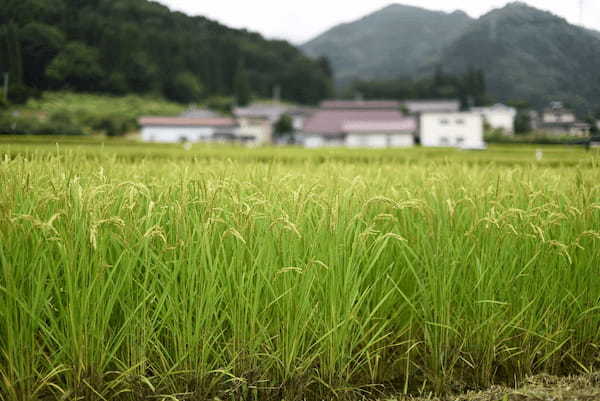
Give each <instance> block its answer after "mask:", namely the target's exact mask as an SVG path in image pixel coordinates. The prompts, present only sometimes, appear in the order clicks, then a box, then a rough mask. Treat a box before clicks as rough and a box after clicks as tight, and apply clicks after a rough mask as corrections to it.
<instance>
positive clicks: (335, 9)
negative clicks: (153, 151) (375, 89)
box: [159, 0, 600, 44]
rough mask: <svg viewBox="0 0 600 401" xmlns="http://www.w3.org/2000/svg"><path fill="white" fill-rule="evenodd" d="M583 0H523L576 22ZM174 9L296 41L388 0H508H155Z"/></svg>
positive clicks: (455, 5) (589, 8) (457, 1)
mask: <svg viewBox="0 0 600 401" xmlns="http://www.w3.org/2000/svg"><path fill="white" fill-rule="evenodd" d="M580 1H582V0H527V1H526V3H528V4H530V5H532V6H534V7H537V8H540V9H544V10H548V11H551V12H553V13H554V14H557V15H560V16H562V17H564V18H566V19H567V20H569V21H570V22H572V23H575V24H579V21H580V13H579V3H580ZM159 2H160V3H163V4H165V5H167V6H168V7H170V8H171V9H173V10H179V11H183V12H185V13H186V14H190V15H203V16H205V17H208V18H211V19H215V20H217V21H219V22H221V23H223V24H225V25H228V26H230V27H234V28H246V29H249V30H252V31H257V32H260V33H262V34H263V35H264V36H266V37H268V38H282V39H287V40H290V41H292V42H293V43H296V44H300V43H303V42H305V41H307V40H309V39H312V38H313V37H315V36H316V35H318V34H320V33H322V32H324V31H325V30H327V29H329V28H331V27H332V26H334V25H337V24H339V23H341V22H349V21H353V20H355V19H357V18H360V17H362V16H364V15H366V14H369V13H371V12H373V11H376V10H379V9H381V8H383V7H385V6H387V5H389V4H392V3H394V2H395V3H401V4H407V5H413V6H418V7H423V8H428V9H430V10H442V11H454V10H457V9H461V10H463V11H465V12H466V13H467V14H469V15H471V16H472V17H479V16H480V15H482V14H485V13H486V12H488V11H490V10H491V9H493V8H498V7H502V6H504V5H505V4H507V3H509V2H511V0H403V1H390V0H301V1H293V2H292V1H289V0H287V1H284V0H159ZM583 3H584V12H583V25H584V26H586V27H587V28H593V29H597V30H600V0H583Z"/></svg>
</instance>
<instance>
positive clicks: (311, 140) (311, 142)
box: [302, 135, 344, 148]
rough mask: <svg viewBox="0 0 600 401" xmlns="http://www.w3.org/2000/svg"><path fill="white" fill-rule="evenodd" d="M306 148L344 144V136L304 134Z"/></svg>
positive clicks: (303, 140)
mask: <svg viewBox="0 0 600 401" xmlns="http://www.w3.org/2000/svg"><path fill="white" fill-rule="evenodd" d="M302 142H303V143H304V147H305V148H323V147H333V146H335V147H340V146H344V140H343V138H338V137H327V136H321V135H304V136H303V138H302Z"/></svg>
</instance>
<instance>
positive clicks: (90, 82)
mask: <svg viewBox="0 0 600 401" xmlns="http://www.w3.org/2000/svg"><path fill="white" fill-rule="evenodd" d="M2 2H3V3H4V4H5V5H4V6H3V7H2V9H3V10H2V13H1V14H0V72H8V73H9V74H10V81H11V90H10V94H11V98H12V100H13V101H19V100H23V98H25V97H26V96H27V95H29V94H31V93H32V92H35V91H43V90H48V89H71V90H76V91H91V92H106V93H113V94H124V93H129V92H134V93H149V92H150V93H160V94H163V95H165V96H166V97H168V98H170V99H172V100H176V101H180V102H191V101H196V100H199V99H201V98H203V97H208V96H216V95H227V96H235V97H237V98H238V101H239V102H240V103H242V104H243V103H246V102H247V101H249V99H250V97H251V96H252V95H254V96H262V97H266V96H270V95H271V93H272V90H273V87H275V86H280V87H281V88H282V97H283V98H284V99H286V100H290V101H296V102H300V103H308V104H310V103H316V102H318V101H319V100H321V99H323V98H325V97H327V96H329V94H330V91H331V87H332V85H331V69H330V67H329V64H328V63H327V61H326V60H312V59H309V58H307V57H305V56H304V55H303V54H302V53H301V52H300V51H299V50H298V49H296V48H295V47H293V46H292V45H290V44H289V43H287V42H285V41H279V40H266V39H264V38H263V37H261V36H260V35H259V34H256V33H251V32H248V31H246V30H235V29H230V28H227V27H225V26H223V25H220V24H219V23H217V22H214V21H211V20H208V19H206V18H203V17H190V16H187V15H184V14H182V13H178V12H171V11H170V10H169V9H167V8H166V7H164V6H162V5H159V4H157V3H154V2H150V1H146V0H2Z"/></svg>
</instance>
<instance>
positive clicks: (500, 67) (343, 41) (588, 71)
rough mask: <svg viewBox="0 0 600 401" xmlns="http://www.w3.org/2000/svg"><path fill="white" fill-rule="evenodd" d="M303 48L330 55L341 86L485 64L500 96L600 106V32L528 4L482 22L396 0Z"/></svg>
mask: <svg viewBox="0 0 600 401" xmlns="http://www.w3.org/2000/svg"><path fill="white" fill-rule="evenodd" d="M404 38H406V39H404ZM302 48H303V50H304V51H305V52H306V53H307V54H309V55H311V56H327V57H328V58H329V59H330V61H331V63H332V66H333V68H334V72H335V73H336V79H337V81H338V84H341V85H343V84H346V83H349V82H351V81H352V80H354V79H361V80H365V79H379V80H380V79H390V78H398V77H402V76H410V77H413V78H417V77H419V76H423V75H427V74H431V72H432V71H433V70H434V69H435V68H436V67H437V66H440V67H441V68H443V69H444V71H445V72H449V73H461V72H464V71H465V70H467V69H469V68H481V69H483V70H484V71H485V74H486V80H487V86H488V92H489V94H490V95H492V97H494V98H495V99H496V100H499V101H509V100H526V101H528V102H529V103H531V104H532V105H534V106H537V107H541V106H543V105H545V104H547V103H548V102H549V101H551V100H562V101H564V102H566V103H567V104H569V105H571V106H572V107H575V108H576V109H578V110H579V111H580V112H582V113H583V112H586V111H591V110H594V111H596V109H600V73H599V71H600V32H597V31H594V30H590V29H585V28H581V27H578V26H574V25H571V24H569V23H568V22H567V21H566V20H565V19H563V18H561V17H558V16H556V15H554V14H552V13H549V12H546V11H542V10H538V9H536V8H533V7H530V6H528V5H526V4H524V3H522V2H515V3H510V4H508V5H507V6H505V7H503V8H500V9H495V10H493V11H491V12H489V13H488V14H486V15H484V16H482V17H481V18H479V19H478V20H474V19H471V18H469V17H468V16H467V15H466V14H464V13H462V12H455V13H452V14H446V13H441V12H434V11H428V10H424V9H418V8H415V7H407V6H400V5H393V6H389V7H386V8H384V9H383V10H380V11H378V12H376V13H373V14H371V15H368V16H366V17H364V18H362V19H360V20H358V21H356V22H352V23H348V24H344V25H340V26H338V27H335V28H333V29H331V30H329V31H327V32H325V33H324V34H323V35H320V36H319V37H317V38H315V39H313V40H311V41H310V42H308V43H306V44H305V45H303V46H302Z"/></svg>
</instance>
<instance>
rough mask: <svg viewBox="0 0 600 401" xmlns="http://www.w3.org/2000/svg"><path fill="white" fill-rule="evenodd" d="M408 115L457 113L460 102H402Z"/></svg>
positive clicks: (448, 100) (449, 100) (450, 100)
mask: <svg viewBox="0 0 600 401" xmlns="http://www.w3.org/2000/svg"><path fill="white" fill-rule="evenodd" d="M403 105H404V107H406V108H407V109H408V111H409V113H431V112H449V111H459V110H460V101H458V100H453V99H446V100H444V99H442V100H407V101H405V102H403Z"/></svg>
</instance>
